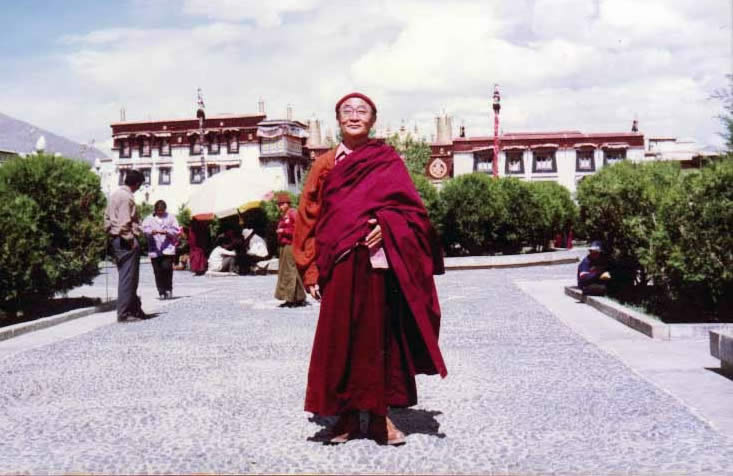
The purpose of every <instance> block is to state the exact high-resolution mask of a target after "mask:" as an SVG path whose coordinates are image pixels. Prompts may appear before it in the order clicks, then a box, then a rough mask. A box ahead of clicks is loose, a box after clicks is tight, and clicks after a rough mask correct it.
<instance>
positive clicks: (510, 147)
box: [501, 145, 527, 150]
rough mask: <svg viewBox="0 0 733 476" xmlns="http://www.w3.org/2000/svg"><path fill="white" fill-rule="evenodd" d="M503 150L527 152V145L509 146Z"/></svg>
mask: <svg viewBox="0 0 733 476" xmlns="http://www.w3.org/2000/svg"><path fill="white" fill-rule="evenodd" d="M501 150H527V146H526V145H508V146H506V147H502V148H501Z"/></svg>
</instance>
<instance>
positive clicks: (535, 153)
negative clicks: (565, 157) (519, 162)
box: [532, 149, 557, 174]
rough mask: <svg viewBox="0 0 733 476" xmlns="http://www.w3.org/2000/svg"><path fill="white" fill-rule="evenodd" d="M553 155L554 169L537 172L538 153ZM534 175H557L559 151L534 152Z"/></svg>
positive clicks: (539, 150)
mask: <svg viewBox="0 0 733 476" xmlns="http://www.w3.org/2000/svg"><path fill="white" fill-rule="evenodd" d="M538 152H539V153H550V154H552V169H551V170H537V153H538ZM532 173H533V174H556V173H557V149H536V150H533V151H532Z"/></svg>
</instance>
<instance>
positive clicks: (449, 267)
mask: <svg viewBox="0 0 733 476" xmlns="http://www.w3.org/2000/svg"><path fill="white" fill-rule="evenodd" d="M578 261H579V259H578V258H577V257H575V258H560V259H549V260H540V261H526V262H516V263H501V262H499V263H491V262H484V263H475V264H460V263H449V262H448V261H446V263H445V270H446V271H467V270H472V269H502V268H526V267H530V266H551V265H555V264H570V263H577V262H578Z"/></svg>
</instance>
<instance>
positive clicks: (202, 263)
mask: <svg viewBox="0 0 733 476" xmlns="http://www.w3.org/2000/svg"><path fill="white" fill-rule="evenodd" d="M208 238H209V226H208V224H207V223H206V222H202V221H199V220H191V227H190V228H189V230H188V253H189V267H190V268H191V271H193V272H194V273H203V272H204V271H206V266H207V265H208V260H207V259H206V246H207V243H208V241H209V240H208Z"/></svg>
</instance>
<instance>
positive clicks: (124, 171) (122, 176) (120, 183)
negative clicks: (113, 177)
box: [117, 169, 127, 185]
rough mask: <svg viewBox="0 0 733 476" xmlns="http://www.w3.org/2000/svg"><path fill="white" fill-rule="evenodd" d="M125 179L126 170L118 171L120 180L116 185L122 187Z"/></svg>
mask: <svg viewBox="0 0 733 476" xmlns="http://www.w3.org/2000/svg"><path fill="white" fill-rule="evenodd" d="M125 177H127V169H121V170H120V179H119V182H118V183H117V184H118V185H124V184H125Z"/></svg>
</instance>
